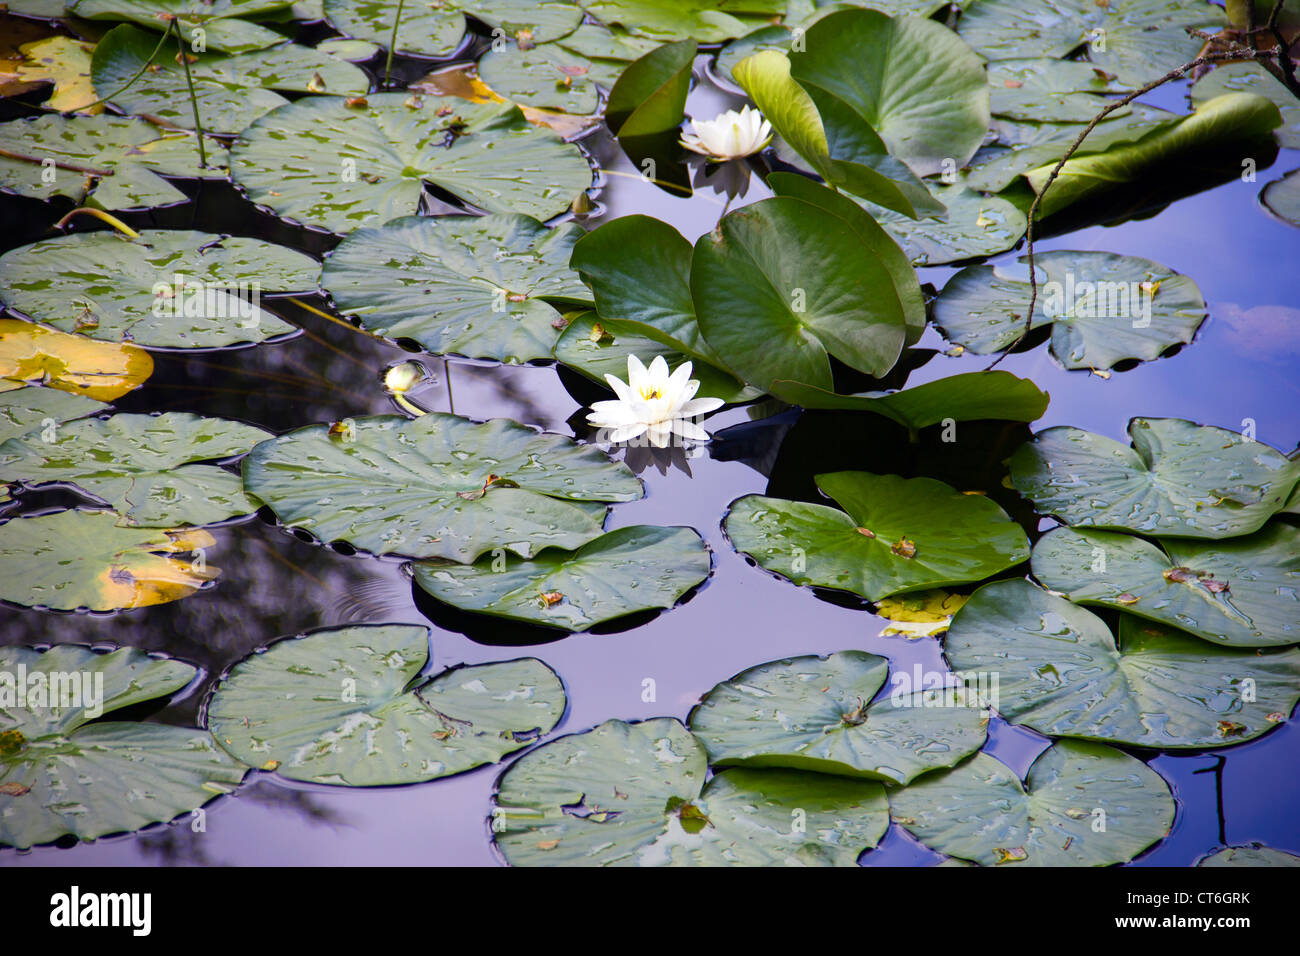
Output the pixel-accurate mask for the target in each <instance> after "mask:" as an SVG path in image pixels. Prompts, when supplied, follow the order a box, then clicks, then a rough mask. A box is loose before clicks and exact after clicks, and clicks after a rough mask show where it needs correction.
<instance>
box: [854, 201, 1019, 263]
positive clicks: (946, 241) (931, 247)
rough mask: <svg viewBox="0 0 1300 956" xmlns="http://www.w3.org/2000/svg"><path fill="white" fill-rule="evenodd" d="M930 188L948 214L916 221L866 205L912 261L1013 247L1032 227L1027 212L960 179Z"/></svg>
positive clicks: (958, 258) (961, 256)
mask: <svg viewBox="0 0 1300 956" xmlns="http://www.w3.org/2000/svg"><path fill="white" fill-rule="evenodd" d="M930 191H931V192H932V193H933V195H934V198H935V200H936V201H937V202H939V203H940V204H942V205H943V206H944V207H945V208H946V209H947V215H946V216H924V217H923V218H920V219H915V220H914V219H909V218H908V217H907V216H902V215H899V214H898V213H896V212H893V211H892V210H889V209H885V208H883V207H880V206H877V205H875V204H873V203H869V202H863V203H862V206H863V208H865V209H866V211H867V212H868V213H870V214H871V217H872V218H873V219H875V220H876V221H877V222H879V223H880V225H881V226H883V227H884V229H885V232H887V233H889V234H890V235H891V236H893V237H894V241H895V242H897V243H898V244H899V245H900V246H902V247H903V252H904V253H906V254H907V257H908V259H910V260H911V261H912V263H913V264H914V265H918V266H939V265H946V264H947V263H950V262H961V261H963V260H965V259H976V258H980V257H983V256H991V255H996V254H997V253H999V252H1005V251H1006V250H1008V249H1010V248H1012V247H1013V246H1015V244H1016V243H1018V242H1019V241H1020V239H1021V237H1022V236H1024V234H1025V231H1026V230H1027V229H1028V228H1029V220H1028V219H1027V218H1025V214H1024V213H1023V212H1021V211H1020V209H1019V208H1017V207H1016V206H1015V205H1014V204H1013V203H1011V202H1008V201H1007V200H1006V199H1003V198H1002V197H1001V196H986V195H984V194H983V193H979V192H976V191H975V190H973V189H970V188H968V187H967V186H966V185H965V184H963V183H962V182H960V181H958V182H956V183H952V184H950V185H946V186H940V185H932V186H931V187H930Z"/></svg>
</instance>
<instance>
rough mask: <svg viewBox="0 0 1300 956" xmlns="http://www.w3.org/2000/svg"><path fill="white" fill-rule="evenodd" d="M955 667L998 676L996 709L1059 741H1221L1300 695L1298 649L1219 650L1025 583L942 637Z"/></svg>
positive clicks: (995, 595) (1166, 744)
mask: <svg viewBox="0 0 1300 956" xmlns="http://www.w3.org/2000/svg"><path fill="white" fill-rule="evenodd" d="M944 647H945V651H946V653H947V657H948V661H949V663H951V664H952V666H953V668H954V669H955V670H958V671H974V672H981V671H983V672H990V673H996V674H997V675H998V694H999V698H1000V702H999V704H998V710H999V712H1000V713H1001V714H1002V715H1003V716H1004V717H1006V719H1007V720H1009V721H1012V722H1013V723H1018V724H1024V725H1025V726H1027V727H1030V728H1032V729H1034V730H1036V731H1038V732H1039V733H1042V734H1047V735H1049V736H1053V737H1081V738H1084V739H1088V740H1100V741H1105V742H1108V743H1117V744H1128V745H1131V746H1135V747H1149V748H1151V749H1153V750H1171V749H1202V748H1208V747H1224V746H1228V745H1230V744H1234V743H1240V742H1241V741H1243V740H1251V739H1253V738H1255V737H1258V736H1259V735H1260V734H1264V733H1267V732H1268V731H1269V730H1272V729H1273V728H1274V727H1275V726H1277V725H1278V724H1279V723H1280V722H1282V721H1285V720H1286V719H1287V717H1288V716H1289V715H1290V713H1291V710H1292V709H1293V708H1294V707H1295V705H1296V702H1297V701H1298V700H1300V650H1296V649H1294V648H1290V649H1287V650H1254V649H1248V648H1247V649H1236V648H1225V647H1219V646H1217V645H1214V644H1210V643H1208V642H1206V641H1203V640H1201V639H1200V638H1196V637H1193V636H1191V635H1190V634H1186V633H1182V632H1180V631H1174V630H1170V629H1168V628H1166V627H1163V626H1160V625H1158V624H1153V623H1148V622H1146V621H1142V620H1140V619H1138V618H1135V617H1130V616H1129V615H1121V617H1120V627H1119V639H1118V640H1116V639H1115V638H1113V637H1112V636H1111V632H1110V629H1109V628H1108V627H1107V626H1106V624H1105V623H1104V622H1103V621H1102V620H1101V618H1099V617H1097V616H1096V615H1095V614H1093V613H1092V612H1091V611H1089V610H1087V609H1085V608H1082V607H1079V606H1078V605H1076V604H1071V603H1070V602H1069V601H1067V600H1065V599H1064V598H1060V597H1057V596H1055V595H1053V594H1049V593H1048V592H1046V591H1043V590H1042V589H1040V588H1037V587H1035V586H1034V585H1032V584H1030V583H1029V582H1028V581H1024V580H1015V581H1000V582H996V583H994V584H986V585H985V586H984V587H982V588H980V589H979V590H978V591H976V592H975V594H974V595H972V596H971V599H970V600H969V601H967V602H966V603H965V604H964V605H963V606H962V608H961V610H960V611H958V612H957V613H956V615H955V616H954V617H953V620H952V624H951V626H950V627H949V628H948V634H947V636H946V637H945V638H944Z"/></svg>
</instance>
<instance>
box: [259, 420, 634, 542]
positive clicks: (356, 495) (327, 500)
mask: <svg viewBox="0 0 1300 956" xmlns="http://www.w3.org/2000/svg"><path fill="white" fill-rule="evenodd" d="M244 485H245V488H246V489H247V490H248V492H249V493H250V494H252V495H254V496H255V497H257V498H259V499H261V500H262V501H263V502H265V503H266V504H268V505H269V506H270V507H271V508H272V510H274V511H275V513H276V515H277V516H278V517H279V519H280V520H281V521H282V522H283V523H284V524H285V525H287V526H288V527H290V528H295V529H302V530H304V531H309V532H311V533H313V534H315V535H316V536H317V537H318V538H320V539H321V540H323V541H326V542H329V541H337V540H342V541H346V542H348V543H349V544H351V545H353V546H355V547H357V548H363V549H365V550H367V551H371V552H374V553H376V554H389V553H395V554H402V555H406V556H408V557H414V558H449V559H451V560H453V561H461V562H468V561H473V560H474V559H475V558H477V557H478V556H479V555H481V554H483V553H484V552H486V551H490V550H492V549H494V548H504V549H506V550H508V551H512V552H514V553H515V554H518V555H520V556H521V557H525V558H531V557H533V556H534V555H536V554H537V553H538V552H539V551H541V550H542V549H544V548H565V549H572V548H579V547H581V546H582V545H584V544H586V543H587V542H588V541H591V540H592V539H594V538H596V537H599V535H600V534H601V524H602V522H603V521H604V517H605V507H606V503H608V502H616V501H632V500H634V499H636V498H640V497H641V495H642V494H643V493H644V490H643V488H642V486H641V482H640V481H639V480H638V479H637V478H636V477H635V476H634V475H633V474H632V473H631V471H629V470H628V469H627V467H626V466H625V465H622V464H619V463H615V462H613V461H611V460H610V459H609V458H608V457H607V456H606V455H604V454H603V453H602V452H600V451H599V450H598V449H596V448H592V447H589V446H583V445H579V444H577V443H576V442H574V441H572V440H571V439H568V438H564V437H562V436H560V435H551V434H545V433H538V432H536V431H534V430H533V429H531V428H528V427H526V426H524V425H520V424H517V423H515V422H512V421H509V420H508V419H503V418H498V419H493V420H492V421H489V422H485V423H483V424H476V423H474V422H471V421H469V420H468V419H465V418H461V417H459V416H456V415H447V414H443V413H430V414H427V415H424V416H422V417H420V418H417V419H406V418H400V417H397V416H392V415H383V416H375V417H367V418H357V419H352V420H348V421H345V422H339V423H336V424H335V425H333V426H331V425H309V426H307V427H306V428H300V429H298V430H296V431H292V432H289V433H287V434H285V435H282V436H280V437H279V438H277V439H275V440H273V441H268V442H263V443H262V444H260V445H258V446H257V447H255V448H254V449H253V451H252V452H251V453H250V454H249V455H248V456H247V457H246V458H245V459H244Z"/></svg>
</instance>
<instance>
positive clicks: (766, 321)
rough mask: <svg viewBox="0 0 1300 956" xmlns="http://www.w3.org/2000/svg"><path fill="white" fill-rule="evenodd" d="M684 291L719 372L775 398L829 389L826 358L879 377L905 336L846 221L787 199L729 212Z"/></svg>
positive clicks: (885, 280)
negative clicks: (783, 389) (722, 368)
mask: <svg viewBox="0 0 1300 956" xmlns="http://www.w3.org/2000/svg"><path fill="white" fill-rule="evenodd" d="M691 293H692V298H693V299H694V302H695V309H696V314H697V316H698V319H699V325H700V331H701V332H703V333H704V337H705V339H706V340H707V341H708V343H709V345H710V346H711V347H712V348H713V349H714V350H715V351H716V352H717V353H718V355H719V356H721V358H722V361H723V362H724V363H725V364H726V366H727V367H728V368H730V369H732V370H734V371H735V372H736V374H737V375H739V376H740V377H741V378H743V379H744V380H745V381H747V382H749V383H750V384H751V385H754V386H756V387H758V388H761V389H763V390H764V391H767V392H771V393H772V394H774V395H777V396H778V397H781V395H780V387H779V386H778V385H777V383H778V382H781V381H785V380H790V381H795V382H803V383H805V384H809V385H815V386H818V387H820V388H825V389H828V390H829V389H832V388H833V383H832V381H831V365H830V358H829V356H831V355H834V356H835V357H836V358H838V359H840V360H841V361H842V362H844V363H845V364H846V365H849V366H851V367H853V368H855V369H858V370H859V371H862V372H866V373H868V374H874V375H883V374H884V373H885V372H887V371H888V370H889V369H890V368H892V367H893V365H894V363H895V361H897V359H898V356H899V353H900V352H901V350H902V347H903V341H904V339H905V338H906V335H907V325H906V321H905V318H904V312H903V307H902V305H901V303H900V301H899V295H898V293H897V292H896V290H895V286H894V277H893V274H892V273H891V271H890V268H889V267H887V266H886V265H885V264H884V261H883V259H882V257H880V256H879V255H877V254H875V253H874V252H873V251H872V250H871V249H870V248H869V247H866V246H864V245H862V243H861V241H860V239H859V235H858V232H857V231H856V229H855V228H854V227H853V226H852V225H850V224H849V223H848V222H847V221H846V220H843V219H839V218H837V217H829V216H826V215H824V214H823V213H821V212H820V210H819V209H818V207H817V206H814V205H813V204H811V203H807V202H804V201H803V200H801V199H793V198H790V197H786V196H780V197H776V198H773V199H764V200H760V201H759V202H757V203H754V204H753V205H749V206H745V207H744V208H742V209H740V210H737V211H736V212H733V213H730V214H728V215H727V216H725V217H723V219H722V222H721V223H720V224H719V227H718V229H717V230H716V231H715V232H713V233H710V234H708V235H705V236H702V237H701V238H700V240H699V241H698V242H697V243H696V245H695V255H694V258H693V259H692V262H691Z"/></svg>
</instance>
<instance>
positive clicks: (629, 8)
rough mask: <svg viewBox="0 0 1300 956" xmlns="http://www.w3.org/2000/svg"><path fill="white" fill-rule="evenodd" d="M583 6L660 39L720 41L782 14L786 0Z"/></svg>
mask: <svg viewBox="0 0 1300 956" xmlns="http://www.w3.org/2000/svg"><path fill="white" fill-rule="evenodd" d="M583 7H584V8H585V9H586V10H587V12H588V13H590V14H591V15H592V16H594V17H595V18H596V19H597V20H599V21H600V22H601V23H607V24H614V23H616V24H618V25H619V26H622V27H626V28H627V29H629V30H631V31H632V32H633V33H639V34H642V35H645V36H653V37H656V38H657V39H659V40H661V41H663V40H682V39H685V38H687V37H693V38H694V39H696V40H698V41H699V42H701V43H717V42H719V41H721V40H730V39H732V38H733V37H738V36H743V35H744V34H746V33H748V32H749V31H750V30H752V29H754V28H755V27H759V26H763V25H764V24H765V23H770V22H772V21H773V20H775V19H777V18H778V17H780V16H782V15H783V14H784V13H785V7H786V0H585V2H584V3H583Z"/></svg>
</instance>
